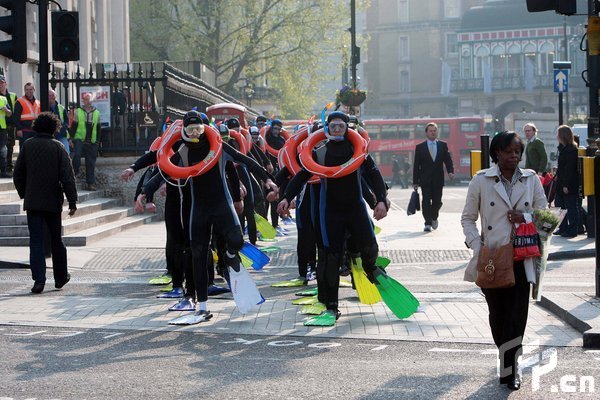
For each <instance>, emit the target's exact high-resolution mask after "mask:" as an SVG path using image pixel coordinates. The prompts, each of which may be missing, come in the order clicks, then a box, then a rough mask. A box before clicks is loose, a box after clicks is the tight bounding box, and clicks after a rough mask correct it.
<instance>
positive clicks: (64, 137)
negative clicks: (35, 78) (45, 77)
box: [48, 89, 71, 155]
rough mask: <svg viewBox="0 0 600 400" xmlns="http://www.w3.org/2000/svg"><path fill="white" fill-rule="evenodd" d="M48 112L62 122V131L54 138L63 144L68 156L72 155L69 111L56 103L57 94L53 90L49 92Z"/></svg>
mask: <svg viewBox="0 0 600 400" xmlns="http://www.w3.org/2000/svg"><path fill="white" fill-rule="evenodd" d="M48 111H50V112H51V113H52V114H54V115H56V116H57V117H58V120H59V121H60V129H59V130H58V132H56V133H55V134H54V138H55V139H56V140H58V141H59V142H61V143H62V144H63V146H65V150H67V154H69V155H70V154H71V150H70V146H69V131H68V130H67V128H68V127H69V115H68V113H67V109H66V108H65V107H64V106H63V105H62V104H60V103H59V102H57V101H56V92H55V91H54V90H52V89H49V90H48Z"/></svg>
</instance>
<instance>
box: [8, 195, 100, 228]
mask: <svg viewBox="0 0 600 400" xmlns="http://www.w3.org/2000/svg"><path fill="white" fill-rule="evenodd" d="M3 195H7V199H12V200H5V201H2V196H3ZM103 195H104V191H102V190H96V191H93V192H90V191H87V190H81V191H77V207H78V208H79V204H82V203H84V202H87V201H89V200H94V199H100V198H102V196H103ZM65 202H66V200H65ZM67 206H68V205H67V204H65V207H67ZM22 212H23V200H21V199H19V196H18V194H17V191H16V190H8V191H4V192H0V215H14V214H21V213H22ZM0 225H1V224H0Z"/></svg>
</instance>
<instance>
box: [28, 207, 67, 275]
mask: <svg viewBox="0 0 600 400" xmlns="http://www.w3.org/2000/svg"><path fill="white" fill-rule="evenodd" d="M44 225H47V226H48V233H49V234H50V240H51V243H52V271H53V273H54V280H55V281H57V282H64V281H65V280H66V279H67V272H68V271H67V248H66V247H65V245H64V243H63V241H62V236H61V235H62V217H61V213H60V212H49V211H34V210H28V211H27V227H28V228H29V265H30V267H31V277H32V278H33V280H34V281H35V282H36V283H45V282H46V258H45V257H44Z"/></svg>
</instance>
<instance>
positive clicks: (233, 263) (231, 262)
mask: <svg viewBox="0 0 600 400" xmlns="http://www.w3.org/2000/svg"><path fill="white" fill-rule="evenodd" d="M223 264H224V265H225V268H227V267H231V269H233V270H234V271H235V272H240V268H241V265H242V263H241V261H240V257H239V256H238V255H237V254H236V255H235V256H233V257H229V256H228V255H227V254H224V255H223Z"/></svg>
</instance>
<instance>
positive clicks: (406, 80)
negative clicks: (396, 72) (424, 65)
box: [399, 71, 410, 93]
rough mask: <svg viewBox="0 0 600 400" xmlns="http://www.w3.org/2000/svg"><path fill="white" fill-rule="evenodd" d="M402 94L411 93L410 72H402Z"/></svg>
mask: <svg viewBox="0 0 600 400" xmlns="http://www.w3.org/2000/svg"><path fill="white" fill-rule="evenodd" d="M399 90H400V93H408V92H410V74H409V73H408V71H400V87H399Z"/></svg>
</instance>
